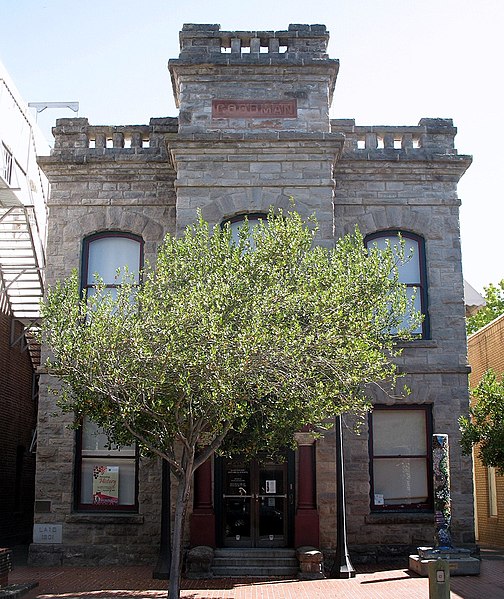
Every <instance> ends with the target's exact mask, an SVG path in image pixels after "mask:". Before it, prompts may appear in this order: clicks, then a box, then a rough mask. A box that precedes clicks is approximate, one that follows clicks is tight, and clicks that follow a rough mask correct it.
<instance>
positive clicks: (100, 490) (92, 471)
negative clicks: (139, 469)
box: [81, 457, 135, 507]
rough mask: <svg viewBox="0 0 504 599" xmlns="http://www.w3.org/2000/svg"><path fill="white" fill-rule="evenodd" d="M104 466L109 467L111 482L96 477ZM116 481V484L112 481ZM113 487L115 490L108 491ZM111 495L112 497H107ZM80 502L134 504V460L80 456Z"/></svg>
mask: <svg viewBox="0 0 504 599" xmlns="http://www.w3.org/2000/svg"><path fill="white" fill-rule="evenodd" d="M104 468H107V469H110V471H111V474H110V475H109V476H108V478H109V479H111V480H112V483H111V484H107V481H106V480H105V481H103V480H100V479H99V478H98V476H99V473H100V472H101V471H103V469H104ZM115 481H117V486H116V485H114V482H115ZM111 488H113V489H115V490H112V491H110V489H111ZM107 497H112V499H107ZM81 503H85V504H94V505H100V504H101V505H103V506H104V507H105V506H113V505H134V504H135V460H134V459H125V460H119V459H114V458H108V457H103V458H82V475H81Z"/></svg>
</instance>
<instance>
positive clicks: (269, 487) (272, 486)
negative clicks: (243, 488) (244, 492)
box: [266, 480, 276, 493]
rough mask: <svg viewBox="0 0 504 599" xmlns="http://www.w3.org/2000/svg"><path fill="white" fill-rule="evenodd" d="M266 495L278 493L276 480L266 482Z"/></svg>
mask: <svg viewBox="0 0 504 599" xmlns="http://www.w3.org/2000/svg"><path fill="white" fill-rule="evenodd" d="M266 493H276V480H267V481H266Z"/></svg>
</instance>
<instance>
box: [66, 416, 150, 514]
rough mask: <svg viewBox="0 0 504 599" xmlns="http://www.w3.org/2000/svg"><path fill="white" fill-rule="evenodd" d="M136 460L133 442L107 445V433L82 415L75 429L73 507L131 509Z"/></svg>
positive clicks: (107, 509)
mask: <svg viewBox="0 0 504 599" xmlns="http://www.w3.org/2000/svg"><path fill="white" fill-rule="evenodd" d="M137 463H138V460H137V452H136V448H135V446H134V445H128V446H117V445H110V444H109V442H108V439H107V435H106V434H104V433H103V431H102V430H101V429H100V428H98V426H97V425H96V424H94V423H93V422H91V421H90V420H88V419H87V418H85V419H84V420H83V423H82V427H81V428H80V429H79V431H78V432H77V465H76V466H77V476H76V489H75V500H76V501H75V503H76V507H77V509H79V510H95V511H96V510H97V511H114V510H122V511H135V510H136V509H137V506H138V503H137V486H138V485H137Z"/></svg>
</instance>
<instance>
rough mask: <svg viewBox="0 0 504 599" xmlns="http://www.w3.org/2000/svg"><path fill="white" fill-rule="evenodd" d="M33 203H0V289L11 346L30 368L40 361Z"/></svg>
mask: <svg viewBox="0 0 504 599" xmlns="http://www.w3.org/2000/svg"><path fill="white" fill-rule="evenodd" d="M36 227H37V222H36V218H35V212H34V208H33V206H23V205H20V204H19V203H18V204H17V205H12V204H11V205H9V203H7V202H0V292H1V291H3V292H4V293H5V295H6V297H7V301H8V303H9V307H10V312H11V314H12V316H13V318H14V323H13V327H12V331H11V339H10V342H11V345H12V346H14V345H16V344H20V346H21V347H22V349H27V350H28V351H29V353H30V356H31V359H32V363H33V365H34V367H37V366H38V365H39V364H40V345H39V342H38V339H37V332H38V329H39V325H40V320H39V317H40V309H39V304H40V300H41V298H42V295H43V289H44V279H43V272H44V271H43V268H44V252H43V248H42V243H41V242H40V236H39V235H38V232H37V229H36Z"/></svg>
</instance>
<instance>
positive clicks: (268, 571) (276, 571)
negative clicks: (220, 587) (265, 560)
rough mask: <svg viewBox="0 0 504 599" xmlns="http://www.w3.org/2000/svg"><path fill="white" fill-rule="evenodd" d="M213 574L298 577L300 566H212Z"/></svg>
mask: <svg viewBox="0 0 504 599" xmlns="http://www.w3.org/2000/svg"><path fill="white" fill-rule="evenodd" d="M212 572H213V575H214V576H215V577H216V578H242V577H246V578H270V577H280V576H281V577H286V576H287V577H291V576H292V577H296V578H297V575H298V568H297V566H296V567H288V568H287V567H286V568H281V567H275V566H269V567H266V566H264V567H262V568H257V567H255V566H234V567H232V566H227V567H222V568H219V567H215V566H214V567H212Z"/></svg>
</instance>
